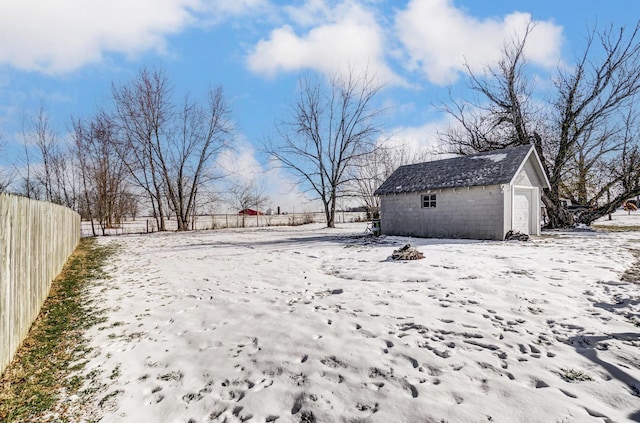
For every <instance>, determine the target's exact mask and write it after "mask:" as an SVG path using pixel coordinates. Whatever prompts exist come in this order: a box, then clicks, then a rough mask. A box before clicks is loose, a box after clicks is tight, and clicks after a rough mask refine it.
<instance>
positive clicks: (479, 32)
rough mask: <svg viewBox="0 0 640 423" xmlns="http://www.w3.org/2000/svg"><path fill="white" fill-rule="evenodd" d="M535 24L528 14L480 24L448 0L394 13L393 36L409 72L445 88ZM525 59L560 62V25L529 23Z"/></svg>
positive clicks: (419, 1) (423, 0)
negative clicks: (466, 68) (467, 68)
mask: <svg viewBox="0 0 640 423" xmlns="http://www.w3.org/2000/svg"><path fill="white" fill-rule="evenodd" d="M531 21H533V20H532V17H531V15H530V14H528V13H519V12H514V13H511V14H509V15H507V16H505V17H504V18H503V19H495V18H493V19H483V20H480V19H478V18H475V17H473V16H470V15H468V14H465V13H464V11H462V10H460V9H457V8H455V6H453V4H452V1H451V0H411V1H410V2H409V4H408V5H407V7H406V9H404V10H401V11H399V12H398V13H397V15H396V22H395V27H396V33H397V36H398V38H399V39H400V41H401V43H402V44H403V46H404V48H405V50H406V52H407V54H408V56H409V64H408V68H409V69H410V70H421V71H422V72H424V73H425V74H426V76H427V78H428V79H429V81H431V82H432V83H435V84H439V85H446V84H448V83H451V82H453V81H455V80H456V79H457V78H458V76H459V74H460V72H461V71H463V70H464V63H465V61H466V62H467V63H468V64H469V66H470V67H471V69H472V70H474V71H478V70H479V69H481V68H482V67H483V66H486V65H488V64H491V63H493V62H495V61H496V60H497V59H498V58H499V57H500V55H501V50H502V48H503V46H504V45H505V43H506V42H509V41H510V40H513V39H514V37H516V38H517V37H518V36H521V35H522V34H523V33H524V29H525V28H526V25H527V24H528V23H529V22H531ZM533 23H534V25H535V28H534V30H533V32H532V33H531V34H530V35H529V38H528V40H527V45H526V47H525V55H526V57H527V59H528V60H529V61H531V62H532V63H535V64H537V65H540V66H543V67H553V66H555V65H557V64H558V62H559V60H560V46H561V43H562V27H560V26H557V25H555V24H553V23H552V22H546V21H533Z"/></svg>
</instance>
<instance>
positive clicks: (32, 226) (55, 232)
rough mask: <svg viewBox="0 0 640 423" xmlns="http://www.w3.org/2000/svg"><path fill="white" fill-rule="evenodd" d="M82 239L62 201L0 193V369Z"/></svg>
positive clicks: (77, 220)
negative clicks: (59, 202) (32, 198)
mask: <svg viewBox="0 0 640 423" xmlns="http://www.w3.org/2000/svg"><path fill="white" fill-rule="evenodd" d="M79 240H80V215H79V214H77V213H76V212H74V211H72V210H71V209H68V208H66V207H63V206H59V205H57V204H52V203H45V202H42V201H36V200H29V199H27V198H24V197H18V196H14V195H9V194H0V374H2V372H3V371H4V369H5V368H6V367H7V365H8V364H9V363H10V362H11V360H12V358H13V356H14V354H15V353H16V351H17V350H18V348H19V347H20V345H21V344H22V342H23V341H24V339H25V337H26V336H27V334H28V332H29V328H30V327H31V324H32V323H33V321H34V320H35V319H36V317H37V316H38V313H39V312H40V309H41V307H42V304H43V303H44V300H45V299H46V298H47V296H48V295H49V290H50V288H51V282H52V281H53V279H55V278H56V276H57V275H58V274H59V273H60V271H61V270H62V267H63V265H64V264H65V262H66V261H67V259H68V258H69V256H70V255H71V253H72V252H73V250H74V249H75V247H76V246H77V245H78V241H79Z"/></svg>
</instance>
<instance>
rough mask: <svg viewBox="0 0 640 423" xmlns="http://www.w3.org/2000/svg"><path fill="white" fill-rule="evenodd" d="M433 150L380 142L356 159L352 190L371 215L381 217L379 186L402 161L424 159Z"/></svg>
mask: <svg viewBox="0 0 640 423" xmlns="http://www.w3.org/2000/svg"><path fill="white" fill-rule="evenodd" d="M429 157H430V154H429V153H428V152H427V151H410V150H409V149H408V148H407V147H406V146H404V145H400V146H396V147H385V146H378V147H377V148H376V149H374V150H373V151H371V152H370V153H369V154H365V155H363V156H360V157H359V158H358V159H357V160H355V163H354V166H353V167H352V168H351V169H350V170H349V175H350V178H349V179H350V180H351V182H350V183H349V188H348V191H349V194H350V195H351V196H352V197H355V198H356V199H357V200H359V201H360V202H361V203H362V206H363V207H364V208H365V209H366V210H367V216H369V217H370V218H374V219H375V218H378V217H379V215H380V197H378V196H375V195H373V193H374V192H375V190H376V189H378V187H379V186H380V185H382V183H383V182H384V181H385V180H386V179H387V178H388V177H389V176H391V174H392V173H393V172H394V171H395V170H396V169H397V168H398V167H399V166H402V165H406V164H413V163H418V162H424V161H426V160H428V158H429Z"/></svg>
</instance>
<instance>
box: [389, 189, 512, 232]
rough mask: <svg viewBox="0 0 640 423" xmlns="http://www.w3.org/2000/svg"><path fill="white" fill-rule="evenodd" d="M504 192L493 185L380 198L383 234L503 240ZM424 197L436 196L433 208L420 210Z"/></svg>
mask: <svg viewBox="0 0 640 423" xmlns="http://www.w3.org/2000/svg"><path fill="white" fill-rule="evenodd" d="M507 188H508V187H507ZM503 191H504V190H503V189H501V187H500V186H499V185H492V186H488V187H470V188H456V189H446V190H433V191H425V192H420V193H409V194H397V195H393V194H392V195H385V196H382V198H381V218H382V233H383V234H386V235H400V236H417V237H425V238H469V239H496V240H502V239H503V238H504V234H505V213H504V201H505V198H504V197H505V194H504V192H503ZM424 194H436V207H435V208H422V195H424Z"/></svg>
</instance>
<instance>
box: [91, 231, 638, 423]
mask: <svg viewBox="0 0 640 423" xmlns="http://www.w3.org/2000/svg"><path fill="white" fill-rule="evenodd" d="M364 228H365V226H364V224H349V225H344V226H341V227H340V228H338V229H336V230H329V229H325V228H322V226H321V225H308V226H301V227H296V228H288V227H277V228H258V229H256V228H252V229H225V230H219V231H202V232H193V233H163V234H153V235H149V236H124V237H115V238H108V237H107V238H101V239H100V241H99V242H100V243H105V244H118V245H119V247H120V249H119V253H118V254H117V258H116V260H115V261H114V262H113V264H112V267H111V269H110V274H111V276H112V277H111V279H109V280H107V281H104V282H103V283H101V285H99V286H96V287H95V288H94V289H93V291H92V294H91V295H92V296H94V297H95V298H96V301H97V303H98V304H100V305H101V306H104V307H105V308H107V309H108V312H107V314H106V315H107V316H108V321H107V322H106V323H104V324H101V325H99V326H98V327H96V328H94V329H93V330H92V331H91V332H90V333H88V336H89V337H90V338H91V339H92V345H93V346H94V347H96V350H95V353H94V355H93V357H91V358H90V362H89V364H88V366H87V369H86V372H90V371H95V370H98V372H97V376H95V381H94V384H95V386H96V387H97V386H99V385H100V384H103V386H102V388H101V390H100V391H99V392H98V395H97V396H96V401H95V404H93V408H94V410H95V411H96V412H98V413H99V414H100V415H104V420H102V421H104V422H112V421H116V422H120V421H121V422H143V421H144V422H207V421H227V422H235V421H252V422H253V421H255V422H277V423H283V422H312V421H317V422H333V421H348V422H355V421H371V422H440V421H448V422H486V421H494V422H589V421H594V422H603V421H617V422H621V421H629V420H635V421H640V396H639V394H640V335H639V334H640V304H639V298H640V295H639V292H640V285H639V284H638V283H637V282H633V281H629V278H628V277H624V278H623V277H622V276H623V274H624V273H625V271H626V270H628V269H630V268H632V267H633V266H634V263H635V262H636V260H637V258H636V257H634V256H633V252H632V251H631V249H634V248H638V245H640V244H639V243H640V233H634V232H624V233H593V232H574V233H563V232H558V233H553V234H548V235H545V236H543V237H539V238H536V239H533V240H532V241H529V242H488V241H484V242H482V241H468V240H466V241H462V240H458V241H452V240H439V239H408V238H396V237H386V238H385V237H382V238H380V239H378V240H375V241H372V239H371V238H365V237H363V236H362V235H363V232H364ZM407 242H411V244H412V245H416V246H418V249H419V250H420V251H422V252H423V253H424V255H425V257H426V258H425V259H423V260H418V261H410V262H397V261H392V260H388V257H389V256H390V255H391V253H392V252H393V250H394V249H396V248H398V247H400V246H402V245H404V244H405V243H407ZM638 272H640V270H638ZM94 374H95V373H94Z"/></svg>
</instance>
